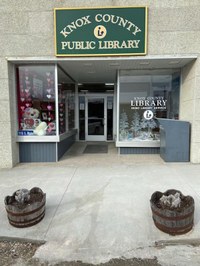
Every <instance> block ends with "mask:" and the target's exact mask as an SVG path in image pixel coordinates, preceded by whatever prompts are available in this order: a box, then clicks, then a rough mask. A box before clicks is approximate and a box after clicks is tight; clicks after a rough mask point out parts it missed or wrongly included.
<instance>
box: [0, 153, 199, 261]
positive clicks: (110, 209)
mask: <svg viewBox="0 0 200 266" xmlns="http://www.w3.org/2000/svg"><path fill="white" fill-rule="evenodd" d="M111 153H112V152H111ZM111 153H110V154H98V155H94V154H90V155H81V154H76V155H74V156H72V155H71V156H70V157H69V154H67V155H66V156H65V157H64V159H63V160H62V161H61V162H59V163H57V164H54V163H52V164H21V165H18V166H17V167H15V168H13V169H9V170H6V169H5V170H0V193H1V198H2V200H1V201H0V212H1V215H0V217H1V218H0V220H1V226H0V236H6V237H18V238H27V239H36V240H45V241H46V244H45V245H43V246H41V247H40V248H39V249H38V251H37V253H36V255H35V256H36V257H37V258H39V259H41V260H48V261H50V262H58V261H65V260H67V261H73V260H81V261H83V262H88V263H94V264H95V263H96V264H97V263H101V262H106V261H108V260H109V259H111V258H119V257H125V258H132V257H142V258H153V257H154V256H157V257H158V259H160V263H161V265H200V263H199V262H200V255H199V254H200V252H199V251H200V249H199V246H197V247H191V246H188V245H185V243H186V244H188V243H191V241H192V240H193V241H198V239H200V165H192V164H190V163H180V164H175V163H174V164H167V163H164V162H163V161H162V160H161V159H160V157H159V155H141V156H140V155H122V156H119V155H118V154H116V153H115V152H113V153H112V154H111ZM95 162H96V163H95ZM92 163H93V164H92ZM94 163H95V164H94ZM35 186H37V187H40V188H41V189H42V190H43V191H44V192H45V193H46V194H47V205H46V215H45V218H44V219H43V220H42V221H41V222H40V223H39V224H37V225H35V226H33V227H30V228H24V229H17V228H14V227H12V226H10V225H9V223H8V220H7V217H6V212H5V208H4V201H3V199H4V197H5V196H7V195H11V194H12V193H13V192H14V191H16V190H17V189H19V188H28V189H30V188H32V187H35ZM170 188H174V189H178V190H181V191H182V193H183V194H184V195H191V196H192V197H193V198H194V200H195V226H194V229H193V230H192V231H191V232H189V233H187V234H186V235H183V236H169V235H167V234H165V233H162V232H161V231H159V230H158V229H157V228H156V227H155V226H154V224H153V221H152V217H151V210H150V203H149V200H150V197H151V195H152V193H153V192H155V191H157V190H160V191H163V192H164V191H165V190H167V189H170ZM171 240H173V241H175V242H177V241H179V240H180V243H182V244H183V243H184V245H179V249H178V251H179V253H180V254H179V253H178V251H177V248H172V247H171V246H170V247H169V246H167V247H165V249H158V248H157V249H156V248H155V241H171ZM184 241H185V242H184ZM176 247H177V246H176ZM55 250H56V252H55ZM167 250H168V251H167ZM166 252H168V253H166ZM174 252H175V254H176V256H178V257H177V259H178V264H173V263H174V260H173V263H171V264H170V260H172V259H174V255H173V254H174ZM185 254H187V256H186V255H185ZM194 255H195V256H194ZM167 256H168V257H167ZM184 256H185V258H184V262H183V264H181V260H183V257H184ZM191 260H192V263H193V264H191ZM185 262H186V264H184V263H185ZM165 263H168V264H165ZM198 263H199V264H198Z"/></svg>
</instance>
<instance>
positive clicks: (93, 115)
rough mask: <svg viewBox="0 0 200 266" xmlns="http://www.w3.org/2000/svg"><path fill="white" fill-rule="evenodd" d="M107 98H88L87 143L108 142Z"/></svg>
mask: <svg viewBox="0 0 200 266" xmlns="http://www.w3.org/2000/svg"><path fill="white" fill-rule="evenodd" d="M105 103H106V97H103V96H87V97H86V141H105V140H106V136H107V135H106V129H107V128H106V125H107V113H106V104H105Z"/></svg>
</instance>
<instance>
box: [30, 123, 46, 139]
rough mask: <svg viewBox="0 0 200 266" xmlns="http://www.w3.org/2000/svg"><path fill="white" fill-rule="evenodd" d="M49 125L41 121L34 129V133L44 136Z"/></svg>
mask: <svg viewBox="0 0 200 266" xmlns="http://www.w3.org/2000/svg"><path fill="white" fill-rule="evenodd" d="M47 127H48V126H47V123H46V122H41V123H40V124H39V126H37V127H36V129H35V130H34V131H33V133H34V134H35V135H37V136H44V135H46V130H47Z"/></svg>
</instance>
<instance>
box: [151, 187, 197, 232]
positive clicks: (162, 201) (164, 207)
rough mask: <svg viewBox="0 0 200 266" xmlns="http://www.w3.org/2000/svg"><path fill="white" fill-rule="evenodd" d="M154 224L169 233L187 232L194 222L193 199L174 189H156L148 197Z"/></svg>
mask: <svg viewBox="0 0 200 266" xmlns="http://www.w3.org/2000/svg"><path fill="white" fill-rule="evenodd" d="M150 204H151V210H152V216H153V221H154V224H155V226H156V227H157V228H158V229H160V230H161V231H163V232H165V233H168V234H170V235H180V234H185V233H187V232H189V231H190V230H191V229H192V227H193V224H194V199H193V198H192V197H191V196H184V195H183V194H182V193H181V192H180V191H178V190H175V189H170V190H167V191H166V192H164V193H162V192H160V191H156V192H154V193H153V194H152V196H151V199H150Z"/></svg>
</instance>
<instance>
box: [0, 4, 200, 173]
mask: <svg viewBox="0 0 200 266" xmlns="http://www.w3.org/2000/svg"><path fill="white" fill-rule="evenodd" d="M139 2H140V1H115V2H114V4H113V1H95V3H93V1H86V2H85V3H84V5H85V6H82V3H81V1H76V2H74V1H55V0H54V1H44V0H43V1H40V2H38V1H36V0H32V1H26V2H23V1H17V2H16V1H12V0H9V1H3V3H2V4H1V7H0V13H1V16H0V31H1V40H0V43H1V49H0V91H1V94H0V125H1V134H0V168H6V167H13V166H14V165H16V164H17V163H19V162H36V161H43V162H45V161H46V162H56V161H58V160H59V159H60V158H61V157H62V155H63V154H64V153H65V152H66V151H67V149H68V148H69V147H70V146H71V145H72V144H73V143H74V142H75V141H108V142H109V141H112V142H114V143H115V145H116V147H117V149H118V150H119V153H120V154H127V153H128V154H131V153H159V150H160V132H159V124H158V120H157V118H158V119H159V118H167V119H173V120H180V121H188V122H190V125H191V132H190V161H191V162H192V163H200V137H199V131H200V130H199V129H200V118H199V117H200V111H199V105H200V87H199V82H200V59H199V53H200V46H199V41H200V21H199V16H200V3H199V1H196V0H191V1H173V4H172V3H171V1H168V0H166V1H165V0H164V1H162V2H160V1H144V2H143V3H142V5H143V6H140V5H141V3H139ZM80 6H81V7H80ZM171 130H172V131H173V128H172V129H171ZM180 137H181V136H180Z"/></svg>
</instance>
